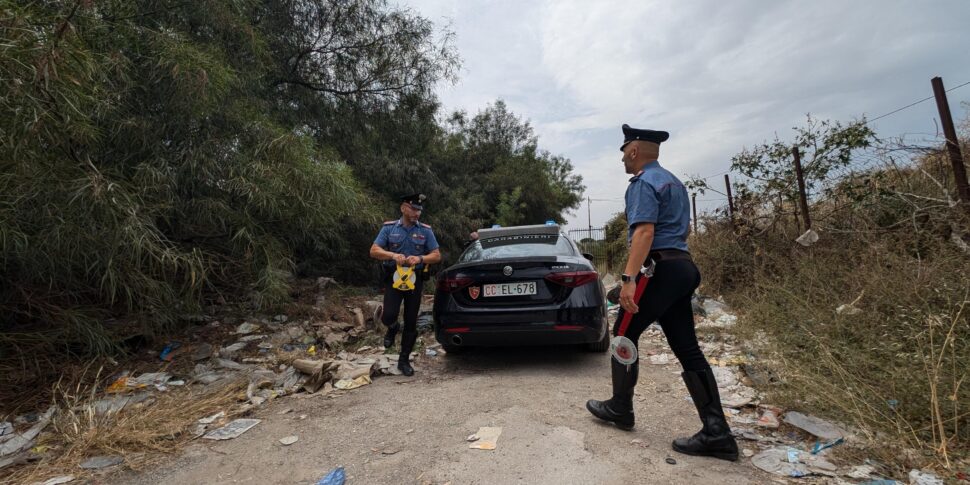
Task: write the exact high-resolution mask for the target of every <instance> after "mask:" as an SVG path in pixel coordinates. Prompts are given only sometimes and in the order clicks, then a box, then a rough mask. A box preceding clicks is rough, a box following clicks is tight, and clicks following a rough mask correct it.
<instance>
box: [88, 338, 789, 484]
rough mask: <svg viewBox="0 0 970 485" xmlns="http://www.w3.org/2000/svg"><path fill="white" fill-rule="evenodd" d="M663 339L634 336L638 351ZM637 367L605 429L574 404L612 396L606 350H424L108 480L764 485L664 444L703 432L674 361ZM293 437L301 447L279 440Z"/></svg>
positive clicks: (741, 468) (737, 469)
mask: <svg viewBox="0 0 970 485" xmlns="http://www.w3.org/2000/svg"><path fill="white" fill-rule="evenodd" d="M424 338H425V339H429V337H428V336H425V337H424ZM662 345H663V344H662V342H661V341H660V340H659V339H657V338H654V339H652V340H649V341H641V353H642V354H647V353H652V352H657V351H660V350H661V349H662V347H661V346H662ZM644 360H646V359H644ZM641 362H642V364H641V371H640V384H639V385H638V386H637V397H636V400H635V406H636V417H637V427H636V429H635V430H633V431H631V432H624V431H620V430H618V429H616V428H614V427H612V426H610V425H605V424H602V423H601V422H599V421H597V420H596V419H594V418H593V417H592V416H590V415H589V413H588V412H587V411H586V409H585V407H584V404H585V402H586V400H587V399H589V398H597V399H605V398H607V397H609V394H610V387H609V386H610V384H609V362H608V356H607V354H605V353H589V352H586V351H584V350H582V349H574V348H569V347H545V348H504V349H479V350H475V351H472V352H469V353H467V354H463V355H447V356H445V355H441V356H438V357H426V356H422V357H421V358H420V359H419V360H418V362H417V363H416V367H417V369H418V373H417V374H416V375H415V376H414V377H412V378H405V377H379V378H377V379H376V380H375V381H374V383H373V384H372V385H369V386H365V387H362V388H359V389H356V390H353V391H349V392H343V393H339V394H331V395H329V396H326V397H309V398H299V397H289V398H284V399H281V400H277V401H276V402H273V403H272V404H270V405H268V406H265V407H263V408H262V409H260V410H259V411H258V413H257V415H256V416H255V417H257V418H260V419H262V420H263V421H262V423H260V424H259V425H257V426H256V427H255V428H253V429H252V430H250V431H249V432H247V433H246V434H244V435H242V436H241V437H239V438H237V439H234V440H231V441H224V442H210V441H206V440H199V441H198V442H196V444H193V445H192V446H190V447H189V448H188V449H186V450H185V452H184V453H183V454H182V455H181V456H179V457H176V458H174V459H172V460H170V461H168V462H165V463H162V464H161V465H160V466H158V467H156V468H155V469H152V470H148V471H143V472H140V473H134V472H128V473H125V474H121V475H114V476H111V477H110V479H109V480H108V481H107V483H118V484H121V483H125V484H129V483H130V484H158V483H166V484H177V485H185V484H229V483H252V484H314V483H316V482H317V481H318V480H319V479H320V478H321V477H323V476H324V475H326V474H327V472H329V471H330V470H331V469H333V468H334V467H336V466H343V467H345V469H346V473H347V477H348V480H347V483H348V484H445V483H449V482H450V483H451V484H453V485H461V484H519V483H521V484H629V483H666V484H681V483H685V484H686V483H692V484H693V483H731V484H746V483H772V482H774V480H773V477H771V476H769V475H767V474H764V473H763V472H760V471H759V470H757V469H755V468H754V467H752V466H751V464H750V463H749V461H748V460H747V459H745V458H742V459H741V461H739V462H737V463H730V462H726V461H722V460H716V459H711V458H697V457H690V456H685V455H679V454H677V453H674V452H673V451H671V449H670V441H671V440H672V439H674V438H675V437H677V436H681V435H685V434H690V433H693V432H695V431H696V430H697V429H699V427H700V423H699V421H698V418H697V414H696V411H695V410H694V408H693V405H692V404H691V402H690V401H689V400H688V399H687V390H686V389H685V388H684V385H683V382H682V381H681V380H680V376H679V371H680V367H679V365H678V364H676V363H671V364H668V365H651V364H650V363H649V362H646V363H643V361H641ZM288 409H292V412H285V411H286V410H288ZM283 412H285V413H284V414H281V413H283ZM481 426H501V427H502V429H503V431H502V434H501V436H500V437H499V439H498V447H497V449H495V450H492V451H485V450H476V449H470V448H469V443H468V442H467V441H466V438H467V437H468V436H469V435H471V434H473V433H475V432H476V431H477V430H478V428H479V427H481ZM289 435H296V436H298V437H299V441H298V442H296V443H295V444H293V445H290V446H283V445H281V444H280V443H279V442H278V440H279V439H280V438H283V437H285V436H289ZM635 440H636V441H635ZM740 444H741V445H744V442H741V443H740ZM668 457H672V458H674V459H675V460H676V464H673V465H672V464H669V463H667V462H666V458H668Z"/></svg>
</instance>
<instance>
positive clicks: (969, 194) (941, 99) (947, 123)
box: [930, 76, 970, 212]
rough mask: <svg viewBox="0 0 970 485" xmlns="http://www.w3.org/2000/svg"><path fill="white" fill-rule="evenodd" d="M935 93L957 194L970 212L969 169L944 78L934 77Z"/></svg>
mask: <svg viewBox="0 0 970 485" xmlns="http://www.w3.org/2000/svg"><path fill="white" fill-rule="evenodd" d="M930 82H931V83H932V84H933V94H934V95H936V108H937V109H938V110H939V112H940V123H942V124H943V135H944V136H946V151H947V153H949V155H950V163H951V164H952V165H953V178H954V179H955V180H956V184H957V196H958V197H959V198H960V201H961V202H963V208H964V209H966V210H967V211H968V212H970V184H968V183H967V170H966V167H964V166H963V155H962V154H961V153H960V140H959V139H958V138H957V131H956V129H954V127H953V116H952V115H950V104H949V103H948V102H947V100H946V90H945V89H943V79H942V78H941V77H939V76H937V77H934V78H933V79H932V80H930Z"/></svg>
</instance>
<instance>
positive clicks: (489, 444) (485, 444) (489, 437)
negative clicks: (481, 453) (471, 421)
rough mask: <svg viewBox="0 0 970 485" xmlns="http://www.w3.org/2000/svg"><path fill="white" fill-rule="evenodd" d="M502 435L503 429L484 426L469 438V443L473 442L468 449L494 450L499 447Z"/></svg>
mask: <svg viewBox="0 0 970 485" xmlns="http://www.w3.org/2000/svg"><path fill="white" fill-rule="evenodd" d="M501 434H502V428H501V427H488V426H483V427H481V428H478V432H477V433H475V434H473V435H471V436H469V437H468V441H472V442H473V443H472V444H471V445H469V446H468V447H469V448H471V449H474V450H494V449H495V448H497V447H498V437H499V436H500V435H501Z"/></svg>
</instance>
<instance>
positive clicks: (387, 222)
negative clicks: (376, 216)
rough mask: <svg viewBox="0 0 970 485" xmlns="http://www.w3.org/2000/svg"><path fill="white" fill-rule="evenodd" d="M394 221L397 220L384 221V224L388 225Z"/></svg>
mask: <svg viewBox="0 0 970 485" xmlns="http://www.w3.org/2000/svg"><path fill="white" fill-rule="evenodd" d="M396 222H397V221H384V225H385V226H390V225H391V224H394V223H396Z"/></svg>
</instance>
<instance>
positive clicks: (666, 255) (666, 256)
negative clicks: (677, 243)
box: [647, 249, 691, 263]
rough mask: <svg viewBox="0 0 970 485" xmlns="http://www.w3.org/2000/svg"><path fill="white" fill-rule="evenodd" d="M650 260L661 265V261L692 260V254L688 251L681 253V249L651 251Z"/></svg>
mask: <svg viewBox="0 0 970 485" xmlns="http://www.w3.org/2000/svg"><path fill="white" fill-rule="evenodd" d="M647 257H648V258H650V259H652V260H654V261H655V262H657V263H659V262H661V261H673V260H676V259H686V260H688V261H690V260H691V257H690V253H688V252H687V251H681V250H679V249H657V250H656V251H650V254H649V255H648V256H647Z"/></svg>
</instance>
